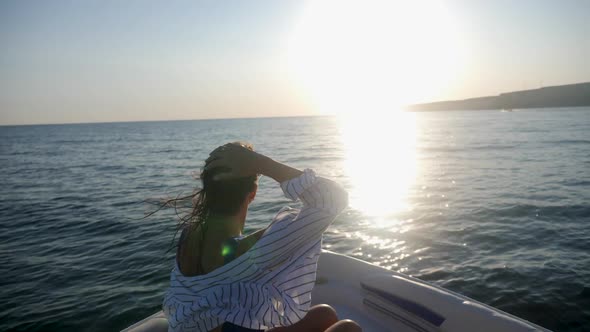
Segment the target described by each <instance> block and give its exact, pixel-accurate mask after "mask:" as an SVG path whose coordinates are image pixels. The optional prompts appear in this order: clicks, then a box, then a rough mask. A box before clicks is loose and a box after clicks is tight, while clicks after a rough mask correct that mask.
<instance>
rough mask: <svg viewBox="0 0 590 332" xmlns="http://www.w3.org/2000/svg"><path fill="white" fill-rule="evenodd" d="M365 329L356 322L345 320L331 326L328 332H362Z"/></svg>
mask: <svg viewBox="0 0 590 332" xmlns="http://www.w3.org/2000/svg"><path fill="white" fill-rule="evenodd" d="M362 331H363V329H362V328H361V327H360V325H358V324H357V323H356V322H355V321H353V320H350V319H343V320H341V321H339V322H338V323H336V324H334V325H332V326H330V328H329V329H327V330H326V332H362Z"/></svg>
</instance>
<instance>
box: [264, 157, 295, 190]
mask: <svg viewBox="0 0 590 332" xmlns="http://www.w3.org/2000/svg"><path fill="white" fill-rule="evenodd" d="M259 156H260V157H259V158H260V159H259V173H260V174H262V175H265V176H268V177H271V178H273V179H274V180H275V181H277V182H279V183H281V182H283V181H287V180H290V179H292V178H295V177H298V176H300V175H301V174H303V172H302V171H300V170H298V169H296V168H293V167H291V166H287V165H285V164H281V163H280V162H278V161H275V160H272V159H271V158H269V157H267V156H264V155H261V154H259Z"/></svg>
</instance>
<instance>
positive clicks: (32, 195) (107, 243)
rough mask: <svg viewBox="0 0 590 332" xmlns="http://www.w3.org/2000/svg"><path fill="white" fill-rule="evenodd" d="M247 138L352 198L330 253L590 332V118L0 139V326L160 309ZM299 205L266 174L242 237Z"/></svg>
mask: <svg viewBox="0 0 590 332" xmlns="http://www.w3.org/2000/svg"><path fill="white" fill-rule="evenodd" d="M234 140H247V141H250V142H252V143H254V145H255V148H256V149H257V150H258V151H260V152H261V153H264V154H267V155H269V156H271V157H273V158H275V159H277V160H279V161H282V162H285V163H287V164H290V165H293V166H296V167H300V168H306V167H309V168H314V169H315V170H316V172H318V173H319V174H320V175H323V176H327V177H330V178H333V179H335V180H336V181H339V182H341V183H342V184H343V186H344V187H346V188H347V189H348V191H349V192H350V196H351V207H350V208H349V209H348V210H347V211H346V212H345V213H344V214H342V215H341V216H340V217H339V218H338V219H337V220H336V222H335V223H334V224H333V225H332V226H331V227H330V229H329V230H328V231H327V233H326V235H325V240H324V247H325V248H326V249H329V250H333V251H336V252H339V253H344V254H348V255H351V256H354V257H357V258H360V259H363V260H366V261H369V262H373V263H375V264H379V265H380V266H383V267H385V268H388V269H392V270H395V271H401V272H404V273H407V274H410V275H412V276H414V277H418V278H421V279H423V280H427V281H429V282H433V283H435V284H437V285H440V286H443V287H446V288H448V289H451V290H454V291H457V292H459V293H462V294H465V295H467V296H469V297H472V298H474V299H476V300H479V301H482V302H484V303H487V304H490V305H492V306H494V307H497V308H500V309H502V310H504V311H507V312H509V313H512V314H515V315H517V316H520V317H523V318H525V319H528V320H530V321H532V322H535V323H537V324H540V325H542V326H544V327H547V328H550V329H554V330H556V331H585V330H590V109H588V108H585V109H570V110H565V109H560V110H555V109H544V110H525V111H516V112H510V113H502V112H498V111H478V112H465V111H464V112H425V113H411V114H390V115H387V116H382V115H370V113H369V114H365V115H364V116H363V117H356V118H345V119H343V118H337V117H298V118H268V119H235V120H206V121H171V122H137V123H104V124H76V125H45V126H15V127H0V166H1V169H2V171H1V172H0V183H1V190H0V267H1V273H0V278H1V279H0V280H1V283H0V284H1V287H0V299H1V302H0V330H3V331H4V330H36V331H52V330H59V331H62V330H77V331H82V330H88V331H109V330H111V331H115V330H120V329H122V328H124V327H126V326H128V325H130V324H132V323H133V322H135V321H137V320H140V319H142V318H143V317H145V316H147V315H149V314H152V313H154V312H156V311H157V310H159V309H160V303H161V300H162V296H163V293H164V291H165V288H166V286H167V283H168V277H169V272H170V269H171V268H172V264H173V256H174V251H173V250H172V251H169V250H168V249H170V245H171V240H172V238H173V236H174V229H175V218H174V216H173V214H172V212H167V213H160V214H158V215H156V216H153V217H150V218H148V219H143V220H142V219H141V217H142V216H143V214H144V213H145V212H146V211H148V210H149V209H150V208H151V207H150V206H147V205H145V204H144V203H142V201H143V200H144V199H146V198H153V197H163V196H167V195H177V194H179V193H183V192H184V193H188V192H190V191H191V190H193V188H194V187H195V186H196V185H197V182H196V181H195V180H194V179H193V178H192V177H191V176H193V175H194V173H195V172H196V171H198V170H199V168H200V166H201V165H202V163H203V160H204V159H205V158H206V157H207V155H208V153H209V151H211V150H212V149H214V148H215V147H216V146H218V145H220V144H223V143H225V142H228V141H234ZM286 204H291V203H289V202H288V201H287V200H286V199H284V198H283V197H282V196H281V195H280V191H279V188H278V186H277V185H276V184H275V183H274V182H273V181H272V180H271V179H268V178H264V177H263V178H262V179H261V183H260V190H259V193H258V196H257V199H256V200H255V202H254V203H253V204H252V205H251V208H250V213H249V216H248V221H247V227H246V229H247V230H248V231H249V230H252V229H256V228H257V227H262V226H264V225H265V224H267V223H268V222H269V220H270V219H271V218H272V216H273V214H274V213H275V212H276V211H277V210H278V209H279V208H280V207H282V206H283V205H286Z"/></svg>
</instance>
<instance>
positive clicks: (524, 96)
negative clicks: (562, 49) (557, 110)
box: [407, 82, 590, 111]
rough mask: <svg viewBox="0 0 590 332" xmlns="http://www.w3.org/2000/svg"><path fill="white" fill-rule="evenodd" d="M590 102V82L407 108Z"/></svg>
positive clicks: (440, 108) (557, 105)
mask: <svg viewBox="0 0 590 332" xmlns="http://www.w3.org/2000/svg"><path fill="white" fill-rule="evenodd" d="M576 106H590V82H587V83H578V84H568V85H559V86H549V87H544V88H540V89H534V90H523V91H515V92H507V93H502V94H500V95H498V96H488V97H479V98H470V99H464V100H450V101H439V102H434V103H426V104H415V105H410V106H408V107H407V109H408V110H410V111H448V110H489V109H515V108H516V109H517V108H543V107H576Z"/></svg>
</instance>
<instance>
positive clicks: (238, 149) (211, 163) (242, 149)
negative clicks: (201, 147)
mask: <svg viewBox="0 0 590 332" xmlns="http://www.w3.org/2000/svg"><path fill="white" fill-rule="evenodd" d="M264 159H266V157H265V156H263V155H261V154H259V153H256V152H254V151H253V150H252V146H251V145H247V144H244V143H239V142H238V143H228V144H225V145H222V146H220V147H218V148H217V149H215V150H213V152H211V154H209V158H207V160H206V161H205V171H211V170H213V169H215V168H223V169H226V170H227V171H224V172H222V173H219V174H217V175H216V176H215V177H214V180H224V179H232V178H241V177H246V176H251V175H256V174H259V173H260V169H261V164H262V162H263V160H264Z"/></svg>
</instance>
